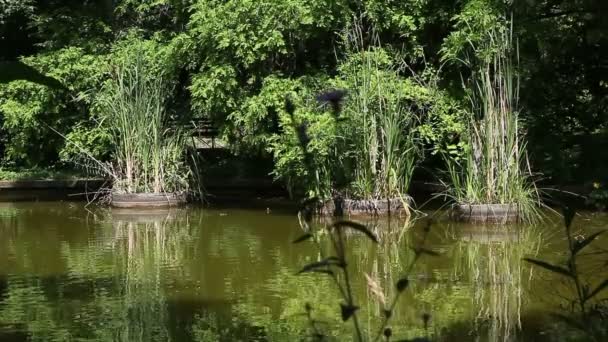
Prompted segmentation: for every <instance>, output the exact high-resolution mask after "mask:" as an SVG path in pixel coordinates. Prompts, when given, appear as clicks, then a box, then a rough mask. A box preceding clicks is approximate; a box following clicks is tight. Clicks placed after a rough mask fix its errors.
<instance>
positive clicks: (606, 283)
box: [586, 279, 608, 299]
mask: <svg viewBox="0 0 608 342" xmlns="http://www.w3.org/2000/svg"><path fill="white" fill-rule="evenodd" d="M605 288H608V279H606V280H604V281H603V282H602V283H601V284H599V285H598V286H597V287H596V288H595V290H593V291H591V293H590V294H589V295H587V297H586V299H591V298H593V297H595V296H596V295H597V294H598V293H600V292H601V291H602V290H604V289H605Z"/></svg>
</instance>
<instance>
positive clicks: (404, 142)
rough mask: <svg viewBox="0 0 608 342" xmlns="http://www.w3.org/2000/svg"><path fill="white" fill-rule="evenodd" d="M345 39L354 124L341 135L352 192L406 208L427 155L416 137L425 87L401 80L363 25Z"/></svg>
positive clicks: (395, 65)
mask: <svg viewBox="0 0 608 342" xmlns="http://www.w3.org/2000/svg"><path fill="white" fill-rule="evenodd" d="M343 40H344V41H345V43H344V44H345V46H346V49H347V51H348V55H349V58H347V60H346V62H344V63H343V65H342V66H341V67H340V70H341V71H342V74H343V75H342V77H343V78H344V83H345V85H346V86H347V87H348V88H349V91H350V92H349V101H348V103H346V104H345V105H344V106H343V107H344V110H343V114H344V116H345V117H346V118H347V120H348V121H349V124H348V125H343V126H342V127H343V133H342V134H341V136H343V137H344V140H345V145H346V146H347V147H346V151H347V155H348V157H347V158H349V159H351V160H350V161H349V162H348V163H349V165H352V166H353V167H352V169H353V170H352V172H353V176H352V178H353V180H352V184H351V185H350V187H349V189H348V190H349V192H350V195H351V196H353V197H355V198H363V199H386V198H402V199H404V202H406V204H405V205H404V206H407V202H409V200H407V199H408V195H407V192H408V188H409V185H410V182H411V179H412V175H413V173H414V168H415V166H416V164H417V163H418V161H419V160H420V159H421V158H420V157H421V154H422V152H421V142H420V139H419V137H418V134H417V133H418V132H417V127H418V126H419V125H420V123H421V118H420V117H419V114H418V113H417V112H416V111H415V110H414V107H416V105H418V104H420V103H419V102H421V101H420V99H419V98H417V97H420V94H422V93H424V92H425V90H426V89H420V88H417V87H416V85H414V84H413V83H412V82H410V81H409V80H408V79H405V78H403V77H401V76H400V73H401V72H402V71H403V70H401V68H400V66H399V64H398V63H397V62H396V60H395V57H393V56H390V54H389V53H388V52H387V51H385V50H384V49H383V48H382V47H381V44H380V40H379V37H378V36H377V35H376V34H374V33H372V34H371V43H369V44H367V43H366V42H365V40H366V37H365V34H364V32H363V27H362V25H361V24H355V25H353V28H352V29H351V30H349V31H348V32H347V33H346V34H345V35H344V38H343ZM334 108H336V107H335V106H334ZM337 108H338V110H339V108H340V107H339V106H337ZM334 110H335V109H334Z"/></svg>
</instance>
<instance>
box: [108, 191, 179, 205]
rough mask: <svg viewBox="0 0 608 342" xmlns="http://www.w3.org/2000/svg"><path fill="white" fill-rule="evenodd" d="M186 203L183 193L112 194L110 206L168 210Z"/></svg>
mask: <svg viewBox="0 0 608 342" xmlns="http://www.w3.org/2000/svg"><path fill="white" fill-rule="evenodd" d="M185 203H186V194H183V193H181V194H180V193H134V194H126V193H112V199H111V201H110V204H111V205H112V206H113V207H116V208H168V207H177V206H180V205H182V204H185Z"/></svg>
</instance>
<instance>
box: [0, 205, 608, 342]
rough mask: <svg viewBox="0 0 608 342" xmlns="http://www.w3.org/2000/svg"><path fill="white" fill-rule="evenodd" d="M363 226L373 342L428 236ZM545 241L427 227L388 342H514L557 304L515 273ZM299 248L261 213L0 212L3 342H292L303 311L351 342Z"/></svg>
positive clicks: (51, 208)
mask: <svg viewBox="0 0 608 342" xmlns="http://www.w3.org/2000/svg"><path fill="white" fill-rule="evenodd" d="M607 222H608V221H607ZM365 223H366V224H368V226H370V227H371V228H372V229H373V230H374V231H375V232H376V234H377V235H378V236H379V238H380V239H379V240H380V243H379V244H377V245H376V244H372V243H369V241H368V240H367V239H365V238H364V237H362V236H361V235H359V234H352V235H349V236H348V246H349V247H350V248H349V251H350V252H349V253H348V260H349V265H350V268H351V270H352V274H353V276H354V278H353V285H354V290H355V293H356V298H357V302H358V304H359V305H360V306H361V310H360V313H359V317H360V320H361V323H362V325H363V326H364V328H365V329H366V330H367V331H369V332H370V333H371V334H374V333H375V332H376V329H377V327H378V325H379V319H380V318H381V317H382V308H383V306H384V305H383V302H386V301H387V300H390V298H392V297H393V296H394V295H395V286H394V284H395V282H396V281H397V280H398V279H399V278H400V277H401V276H403V275H404V273H405V271H406V265H408V264H409V263H410V262H411V260H412V259H413V258H414V253H413V251H412V249H411V247H412V246H416V245H417V244H418V243H419V241H420V238H421V237H422V235H423V233H422V231H423V227H424V225H425V222H424V221H419V222H413V223H411V222H410V223H405V222H403V221H398V220H391V221H387V220H374V221H367V222H365ZM551 229H553V228H552V227H551V226H543V227H538V228H534V229H532V228H529V227H522V228H520V229H504V228H500V229H494V228H493V227H486V228H480V227H472V226H467V225H457V224H445V223H437V224H436V225H434V226H433V228H432V230H431V233H430V235H429V237H428V241H427V248H429V249H430V250H432V251H434V252H438V253H439V254H440V256H438V257H430V256H425V257H424V258H423V259H422V260H421V262H420V263H418V264H417V265H416V267H415V268H414V269H413V271H412V272H411V273H410V280H411V282H410V287H409V288H408V290H407V291H406V293H405V296H403V297H402V298H401V300H400V301H399V304H398V306H397V307H396V308H395V312H394V316H393V320H392V323H391V327H392V328H393V331H394V336H395V338H396V339H402V338H408V339H411V338H414V337H418V336H425V335H426V334H427V333H428V335H429V336H431V337H432V338H433V340H438V341H515V340H522V339H524V338H525V336H523V334H524V333H523V332H521V331H520V330H521V327H522V326H523V328H524V329H525V328H526V316H527V315H530V308H531V307H532V308H534V310H535V311H537V312H541V313H548V312H550V310H552V309H553V307H554V303H546V302H540V301H539V299H538V298H537V297H535V296H532V295H530V293H531V292H542V289H540V290H541V291H539V287H538V286H539V285H538V283H537V282H536V280H535V279H531V278H530V275H529V274H531V273H528V270H529V267H526V265H525V264H522V263H521V259H522V257H523V256H527V257H529V256H534V255H535V254H536V253H537V251H538V250H539V246H541V245H542V247H543V248H541V249H540V252H539V255H538V257H539V258H541V257H542V253H545V254H546V253H555V248H556V247H555V246H560V244H551V243H548V242H546V239H547V235H549V238H550V239H553V240H555V236H558V237H559V235H556V234H551V233H550V234H546V233H547V231H549V232H550V231H551ZM300 235H301V230H300V228H299V226H298V222H297V219H296V218H295V217H293V216H285V215H280V214H272V215H268V214H266V213H265V212H254V211H239V210H230V211H216V210H204V211H203V210H199V209H184V210H171V211H152V212H151V211H147V212H143V213H133V212H132V211H127V212H124V211H116V210H109V209H101V208H89V209H88V210H85V209H84V208H83V205H81V204H65V203H53V204H47V203H45V204H36V203H22V204H10V205H4V206H0V340H1V341H5V340H6V341H11V340H15V341H22V340H24V339H29V340H33V341H49V340H50V341H65V340H91V341H216V340H217V341H239V340H240V341H293V340H301V339H302V338H304V337H305V336H307V335H308V334H309V333H310V331H309V325H308V322H307V319H306V317H305V316H304V315H303V313H304V306H305V304H306V303H307V302H308V303H311V304H312V305H313V308H314V311H313V313H314V315H315V318H316V319H318V320H320V321H323V322H324V323H323V326H324V329H325V332H326V333H327V334H328V335H330V336H334V337H335V340H337V341H342V340H350V339H351V338H352V327H351V325H350V324H344V323H343V322H342V320H341V318H340V312H339V310H340V309H339V304H340V300H339V298H340V297H339V296H338V294H337V290H336V288H335V286H334V285H333V284H332V283H331V282H330V281H329V279H327V278H325V277H323V276H317V275H315V276H310V275H305V276H298V275H296V272H297V270H298V269H300V268H301V267H302V266H303V265H305V264H307V263H310V262H312V261H315V260H319V258H320V255H319V252H318V251H317V250H316V249H314V248H313V247H312V245H310V244H306V243H304V244H298V245H293V244H292V243H291V241H293V240H294V239H295V238H297V237H298V236H300ZM547 276H550V275H547ZM540 284H541V286H546V283H544V282H543V283H540ZM425 313H426V314H429V315H430V321H429V324H428V326H427V327H426V329H425V325H424V322H423V320H422V319H421V317H422V315H423V314H425ZM528 322H529V320H528ZM534 340H535V339H534Z"/></svg>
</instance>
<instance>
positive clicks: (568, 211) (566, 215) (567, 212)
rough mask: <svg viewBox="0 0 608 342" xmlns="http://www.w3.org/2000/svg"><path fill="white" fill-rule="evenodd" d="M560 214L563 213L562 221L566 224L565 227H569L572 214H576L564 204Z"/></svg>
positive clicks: (572, 217)
mask: <svg viewBox="0 0 608 342" xmlns="http://www.w3.org/2000/svg"><path fill="white" fill-rule="evenodd" d="M562 214H563V215H564V223H565V224H566V227H568V228H570V225H571V224H572V220H574V215H576V210H574V209H572V208H571V207H569V206H564V207H563V208H562Z"/></svg>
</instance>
